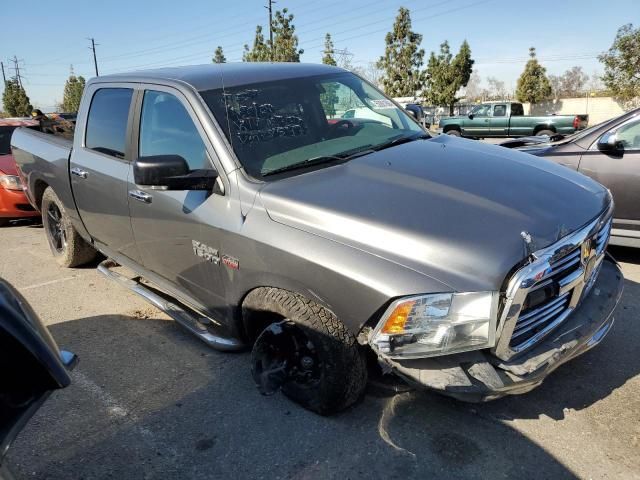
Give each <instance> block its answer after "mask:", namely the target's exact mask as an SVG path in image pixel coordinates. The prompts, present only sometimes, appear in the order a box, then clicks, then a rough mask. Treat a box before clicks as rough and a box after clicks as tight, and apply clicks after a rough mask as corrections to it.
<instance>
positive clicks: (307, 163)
mask: <svg viewBox="0 0 640 480" xmlns="http://www.w3.org/2000/svg"><path fill="white" fill-rule="evenodd" d="M371 152H373V150H372V149H371V145H364V146H362V147H358V148H357V149H353V150H347V151H346V152H342V153H339V154H336V155H321V156H318V157H312V158H308V159H306V160H304V161H302V162H297V163H292V164H291V165H285V166H284V167H279V168H274V169H273V170H268V171H266V172H264V173H262V176H263V177H267V176H269V175H276V174H278V173H283V172H290V171H292V170H298V169H300V168H307V167H313V166H315V165H322V164H323V163H334V162H335V163H336V164H337V163H342V162H346V161H348V160H351V159H354V158H356V157H359V156H361V155H366V154H367V153H371Z"/></svg>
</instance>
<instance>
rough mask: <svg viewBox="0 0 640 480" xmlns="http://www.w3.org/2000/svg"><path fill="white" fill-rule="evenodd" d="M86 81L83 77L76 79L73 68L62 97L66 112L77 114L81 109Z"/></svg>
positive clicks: (63, 108) (63, 107)
mask: <svg viewBox="0 0 640 480" xmlns="http://www.w3.org/2000/svg"><path fill="white" fill-rule="evenodd" d="M85 83H86V82H85V79H84V77H82V76H79V77H76V76H75V75H74V73H73V66H72V67H71V74H70V75H69V78H68V79H67V83H66V84H65V86H64V93H63V96H62V105H61V106H62V110H63V111H65V112H72V113H75V112H77V111H78V109H79V108H80V100H81V99H82V92H84V86H85Z"/></svg>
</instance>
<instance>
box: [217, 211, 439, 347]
mask: <svg viewBox="0 0 640 480" xmlns="http://www.w3.org/2000/svg"><path fill="white" fill-rule="evenodd" d="M257 210H258V209H254V210H252V213H251V214H250V215H249V217H247V221H246V223H245V225H244V228H243V232H242V235H241V236H239V237H238V238H237V239H236V241H235V242H234V251H235V252H236V254H235V255H236V256H237V258H238V259H239V262H240V263H239V264H240V268H239V269H238V270H237V271H234V272H233V273H231V275H232V277H230V278H229V283H228V288H227V289H226V295H227V298H226V300H227V302H228V304H230V305H237V306H238V307H239V306H240V305H241V304H242V300H243V299H244V297H245V296H246V295H247V294H248V293H249V292H250V291H251V290H253V289H255V288H257V287H277V288H281V289H284V290H288V291H291V292H295V293H299V294H300V295H303V296H304V297H306V298H308V299H310V300H313V301H314V302H317V303H319V304H321V305H322V306H324V307H326V308H328V309H329V310H331V311H332V312H333V313H335V314H336V316H337V317H338V318H339V319H340V320H341V321H342V322H343V323H344V324H345V325H346V326H347V328H348V329H349V330H350V331H351V332H352V333H353V334H354V335H357V334H358V332H359V331H360V330H361V329H362V327H363V326H364V325H365V324H366V323H367V321H368V320H369V319H371V318H372V317H374V316H375V314H376V313H377V312H378V311H379V310H380V309H381V308H382V307H383V306H385V305H387V304H388V303H389V302H390V301H391V300H392V299H394V298H397V297H401V296H405V295H414V294H418V293H429V292H442V291H450V290H451V288H450V287H448V286H447V285H445V284H443V283H441V282H439V281H437V280H435V279H433V278H430V277H428V276H426V275H424V274H422V273H419V272H416V271H414V270H411V269H409V268H407V267H405V266H402V265H399V264H397V263H394V262H392V261H389V260H386V259H383V258H380V257H378V256H375V255H372V254H370V253H367V252H364V251H362V250H358V249H356V248H353V247H350V246H347V245H343V244H341V243H338V242H335V241H332V240H328V239H325V238H322V237H320V236H318V235H314V234H310V233H307V232H303V231H301V230H298V229H296V228H293V227H289V226H286V225H283V224H280V223H276V222H273V221H272V220H270V219H269V218H268V216H267V215H266V213H265V212H264V210H261V209H259V212H258V211H257ZM260 212H261V213H262V214H260Z"/></svg>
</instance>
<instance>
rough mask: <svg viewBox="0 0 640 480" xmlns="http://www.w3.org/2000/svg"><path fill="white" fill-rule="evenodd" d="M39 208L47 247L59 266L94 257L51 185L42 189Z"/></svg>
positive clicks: (76, 264) (85, 260)
mask: <svg viewBox="0 0 640 480" xmlns="http://www.w3.org/2000/svg"><path fill="white" fill-rule="evenodd" d="M40 209H41V211H42V225H43V227H44V231H45V233H46V235H47V241H48V242H49V247H51V252H52V253H53V256H54V257H55V258H56V260H57V262H58V263H59V264H60V265H61V266H63V267H77V266H79V265H83V264H85V263H87V262H90V261H91V260H93V259H94V258H95V257H96V251H95V250H94V249H93V247H92V246H91V245H89V244H88V243H87V242H85V241H84V239H83V238H82V237H81V236H80V234H79V233H78V232H77V231H76V229H75V227H74V226H73V224H72V223H71V220H70V219H69V216H68V215H67V213H66V211H65V209H64V206H63V205H62V202H60V199H59V198H58V196H57V195H56V192H54V191H53V189H52V188H51V187H47V189H46V190H45V191H44V194H43V196H42V204H41V206H40Z"/></svg>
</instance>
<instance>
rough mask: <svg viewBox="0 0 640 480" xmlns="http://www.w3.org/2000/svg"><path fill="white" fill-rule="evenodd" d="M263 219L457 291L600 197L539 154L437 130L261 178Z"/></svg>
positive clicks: (491, 284) (491, 279)
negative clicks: (527, 237)
mask: <svg viewBox="0 0 640 480" xmlns="http://www.w3.org/2000/svg"><path fill="white" fill-rule="evenodd" d="M260 196H261V199H262V202H263V204H264V206H265V208H266V210H267V212H268V214H269V216H270V217H271V218H272V219H273V220H275V221H277V222H281V223H284V224H287V225H290V226H292V227H295V228H299V229H302V230H305V231H308V232H310V233H313V234H316V235H320V236H323V237H325V238H328V239H331V240H334V241H338V242H341V243H344V244H348V245H351V246H353V247H355V248H358V249H361V250H365V251H368V252H370V253H372V254H374V255H377V256H381V257H384V258H387V259H389V260H391V261H394V262H397V263H400V264H403V265H405V266H407V267H409V268H411V269H413V270H416V271H420V272H422V273H424V274H427V275H429V276H431V277H434V278H436V279H438V280H440V281H441V282H443V283H446V284H448V285H450V286H453V287H454V288H456V289H458V290H482V289H492V290H494V289H498V288H500V286H501V285H502V282H503V281H504V279H505V276H506V274H507V273H508V272H509V271H510V270H511V269H512V268H513V267H514V266H515V265H516V264H517V263H519V262H520V261H522V259H523V258H525V249H524V241H523V239H522V235H521V232H528V233H529V234H531V236H532V237H533V239H534V243H535V246H536V247H537V248H543V247H545V246H547V245H549V244H551V243H553V242H555V241H557V240H558V239H559V238H560V237H561V236H563V235H566V234H567V233H568V232H571V231H574V230H576V229H578V228H579V227H581V226H583V225H585V224H586V223H587V222H589V221H590V220H592V219H593V218H595V217H596V216H597V215H598V214H599V213H600V212H602V211H603V210H604V209H605V208H606V206H607V205H608V202H609V201H610V200H609V195H608V193H607V191H606V190H605V189H604V188H603V187H602V186H601V185H600V184H598V183H596V182H594V181H593V180H591V179H589V178H588V177H586V176H584V175H581V174H579V173H576V172H574V171H571V170H569V169H567V168H564V167H562V166H559V165H556V164H555V163H553V162H550V161H547V160H545V159H542V158H537V157H534V156H531V155H525V154H523V153H520V152H517V151H513V150H509V149H506V148H502V147H499V146H495V145H487V144H481V143H479V142H476V141H472V140H465V139H458V138H452V137H450V136H446V135H441V136H439V137H437V138H434V139H430V140H420V141H415V142H412V143H408V144H404V145H399V146H396V147H394V148H390V149H386V150H382V151H379V152H376V153H372V154H369V155H366V156H364V157H361V158H357V159H354V160H352V161H350V162H348V163H345V164H342V165H338V166H334V167H327V168H324V169H321V170H316V171H312V172H308V173H304V174H300V175H297V176H294V177H290V178H287V179H283V180H280V181H276V182H272V183H269V184H267V185H266V186H265V187H264V188H263V189H262V191H261V193H260Z"/></svg>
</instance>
